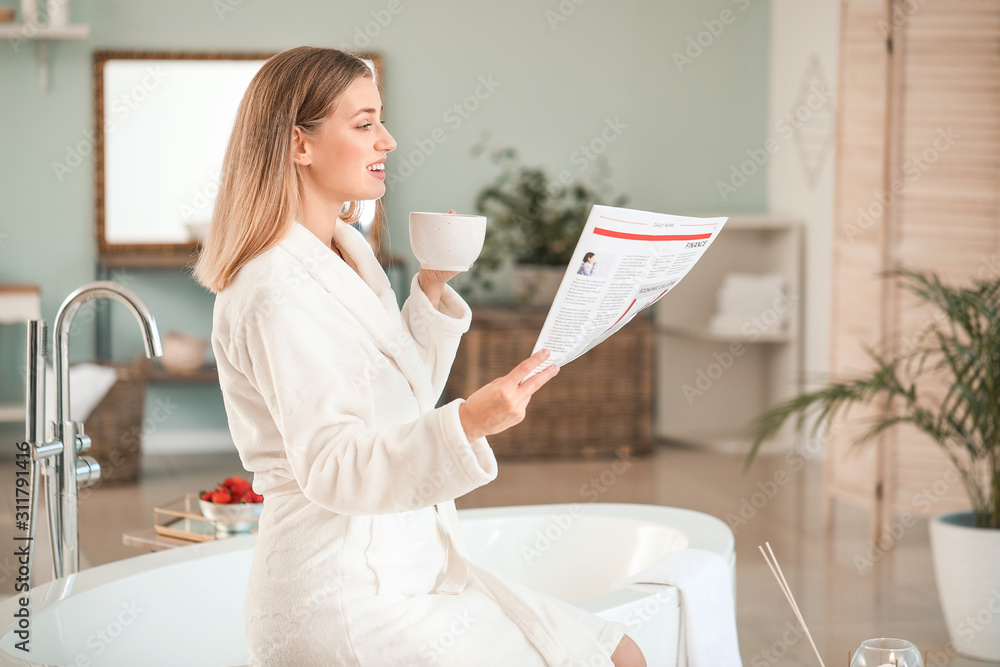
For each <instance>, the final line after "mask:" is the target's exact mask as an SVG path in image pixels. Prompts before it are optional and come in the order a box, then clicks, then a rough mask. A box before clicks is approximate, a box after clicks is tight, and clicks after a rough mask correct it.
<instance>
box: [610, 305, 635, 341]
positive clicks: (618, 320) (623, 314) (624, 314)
mask: <svg viewBox="0 0 1000 667" xmlns="http://www.w3.org/2000/svg"><path fill="white" fill-rule="evenodd" d="M636 301H637V299H632V303H630V304H629V305H628V308H626V309H625V312H624V313H622V317H625V316H626V315H628V311H630V310H632V306H634V305H635V302H636ZM622 317H619V318H618V319H617V320H615V324H618V323H619V322H621V321H622ZM615 324H612V325H611V326H610V327H608V328H607V329H605V330H604V332H605V333H607V332H608V331H611V330H612V329H614V328H615Z"/></svg>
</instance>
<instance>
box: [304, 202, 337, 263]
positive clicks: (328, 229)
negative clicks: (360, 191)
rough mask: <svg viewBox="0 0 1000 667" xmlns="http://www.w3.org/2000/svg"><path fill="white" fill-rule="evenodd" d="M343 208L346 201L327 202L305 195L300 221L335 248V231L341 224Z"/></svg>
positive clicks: (325, 242) (328, 245)
mask: <svg viewBox="0 0 1000 667" xmlns="http://www.w3.org/2000/svg"><path fill="white" fill-rule="evenodd" d="M343 208H344V202H327V201H322V200H318V199H316V198H314V197H308V196H303V197H302V211H301V213H300V214H299V223H300V224H301V225H302V226H303V227H305V228H306V229H308V230H309V231H310V232H312V233H313V234H315V235H316V237H317V238H318V239H319V240H320V241H322V242H323V243H324V244H326V246H327V247H330V248H333V247H334V243H333V231H334V229H336V227H337V225H338V224H340V212H341V210H343ZM338 254H339V253H338Z"/></svg>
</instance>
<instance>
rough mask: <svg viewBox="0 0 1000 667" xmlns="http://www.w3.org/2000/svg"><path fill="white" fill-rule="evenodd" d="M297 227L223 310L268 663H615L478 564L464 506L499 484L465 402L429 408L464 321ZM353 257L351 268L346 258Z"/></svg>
mask: <svg viewBox="0 0 1000 667" xmlns="http://www.w3.org/2000/svg"><path fill="white" fill-rule="evenodd" d="M334 240H335V242H336V244H337V246H338V247H339V248H340V249H341V251H342V252H343V253H344V258H343V259H341V257H340V256H338V255H337V254H336V253H335V252H333V251H332V250H331V249H330V248H328V247H326V245H325V244H324V243H323V242H322V241H320V240H319V238H317V237H316V236H315V235H314V234H312V233H311V232H310V231H309V230H308V229H306V228H305V227H303V226H302V225H300V224H298V223H295V224H294V225H293V227H292V229H291V231H290V233H289V234H288V235H287V236H286V237H285V238H284V239H283V240H282V242H281V243H280V244H279V245H278V246H276V247H274V248H272V249H271V250H269V251H267V252H266V253H264V254H262V255H261V256H259V257H257V258H255V259H254V260H252V261H251V262H249V263H248V264H246V265H245V266H244V267H243V268H242V269H241V270H240V272H239V274H238V275H237V276H236V279H235V280H234V281H233V283H232V284H231V285H230V286H229V287H227V288H226V289H224V290H223V291H222V292H221V293H220V294H219V295H218V297H217V298H216V303H215V312H214V323H213V333H212V346H213V349H214V351H215V356H216V359H217V362H218V367H219V378H220V382H221V386H222V392H223V396H224V399H225V405H226V412H227V415H228V418H229V425H230V429H231V431H232V434H233V440H234V441H235V443H236V446H237V449H238V450H239V454H240V458H241V460H242V462H243V465H244V467H245V468H246V469H247V470H248V471H250V472H252V473H253V487H254V490H255V491H257V492H258V493H261V494H263V495H264V496H265V501H264V509H263V513H262V514H261V517H260V524H259V533H258V537H257V543H256V546H255V548H254V553H253V563H252V566H251V571H250V581H249V583H248V587H247V597H246V603H245V607H244V624H245V629H246V638H247V645H248V648H249V651H250V654H251V657H252V659H253V664H254V665H256V666H258V667H283V666H286V665H287V666H289V667H291V666H295V667H304V666H307V665H324V666H328V665H356V666H358V667H362V666H363V667H368V666H376V665H378V666H383V665H385V666H389V665H392V666H397V665H456V666H457V665H463V666H468V665H517V666H518V667H531V666H533V665H549V666H552V665H560V666H562V665H581V666H583V665H586V666H587V667H591V666H598V665H605V666H607V665H611V664H612V663H611V660H610V658H609V656H610V654H611V652H612V651H613V650H614V648H615V647H616V646H617V644H618V642H619V641H620V639H621V637H622V635H623V634H624V627H623V626H621V625H619V624H616V623H609V622H606V621H603V620H601V619H599V618H597V617H594V616H591V615H589V614H587V613H585V612H583V611H582V610H580V609H578V608H576V607H573V606H571V605H568V604H566V603H564V602H562V601H559V600H555V599H553V598H550V597H548V596H545V595H543V594H540V593H536V592H534V591H530V590H528V589H525V588H524V587H522V586H520V585H517V584H515V583H513V582H507V581H505V580H503V579H502V578H500V577H498V576H496V575H495V574H493V573H491V572H488V571H486V570H484V569H483V568H481V567H480V566H478V565H476V564H475V563H472V562H471V561H470V560H469V559H468V556H467V554H466V551H465V547H464V544H463V542H462V538H461V533H460V530H459V527H458V521H457V515H456V513H455V506H454V502H453V501H454V498H456V497H458V496H461V495H463V494H465V493H468V492H469V491H471V490H472V489H474V488H476V487H479V486H482V485H483V484H486V483H488V482H490V481H491V480H493V479H494V478H495V477H496V474H497V464H496V459H495V458H494V456H493V452H492V451H491V449H490V447H489V444H488V443H487V442H486V440H485V439H479V440H477V441H475V442H469V441H468V439H467V438H466V437H465V434H464V431H463V429H462V425H461V422H460V420H459V416H458V408H459V405H460V403H461V401H453V402H451V403H449V404H447V405H444V406H442V407H440V408H434V405H435V403H436V402H437V400H438V398H439V397H440V394H441V391H442V390H443V387H444V383H445V380H446V378H447V375H448V372H449V371H450V368H451V364H452V361H453V360H454V356H455V352H456V350H457V348H458V343H459V339H460V338H461V335H462V334H463V333H464V332H465V331H466V330H467V329H468V326H469V322H470V318H471V313H470V311H469V308H468V306H467V305H466V304H465V302H464V301H462V299H461V298H460V297H459V296H458V294H457V293H455V292H454V291H452V290H451V288H446V291H445V294H444V296H443V297H442V301H441V310H440V311H438V310H435V309H434V308H433V307H432V306H431V303H430V301H429V300H428V299H427V297H426V296H425V295H424V294H423V293H422V292H421V291H420V288H419V285H418V283H417V280H416V278H414V280H413V284H412V286H411V294H410V297H409V298H408V299H407V301H406V303H405V305H404V306H403V308H402V311H400V309H399V308H398V307H397V305H396V297H395V295H394V294H393V292H392V289H391V287H390V285H389V282H388V279H387V278H386V276H385V274H384V272H383V271H382V269H381V267H380V266H379V264H378V262H377V261H376V260H375V258H374V256H373V254H372V252H371V249H370V247H369V246H368V244H367V242H366V241H365V240H364V238H363V237H362V236H361V235H360V234H359V233H358V232H357V231H355V230H354V229H353V228H351V227H349V226H348V225H346V224H338V225H337V231H336V233H335V236H334ZM349 264H350V265H349Z"/></svg>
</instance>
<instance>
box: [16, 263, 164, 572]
mask: <svg viewBox="0 0 1000 667" xmlns="http://www.w3.org/2000/svg"><path fill="white" fill-rule="evenodd" d="M98 298H106V299H114V300H116V301H120V302H122V303H123V304H125V306H127V307H128V309H129V310H130V311H132V314H133V315H135V318H136V320H138V322H139V327H140V328H141V329H142V335H143V344H144V347H145V349H146V356H147V357H150V358H152V357H158V356H161V355H162V354H163V350H162V348H161V347H160V334H159V332H158V331H157V329H156V320H155V319H154V318H153V315H152V313H150V311H149V308H148V307H147V306H146V304H145V303H144V302H143V300H142V299H140V298H139V296H138V295H137V294H136V293H135V292H133V291H132V290H130V289H128V288H127V287H124V286H123V285H120V284H118V283H115V282H111V281H107V280H104V281H96V282H92V283H88V284H86V285H84V286H82V287H80V288H78V289H77V290H75V291H74V292H73V293H72V294H70V295H69V296H68V297H66V300H65V301H63V303H62V305H61V306H60V307H59V311H58V312H57V313H56V321H55V327H54V337H55V340H54V341H53V347H54V353H55V354H54V356H55V360H54V366H55V378H56V419H55V421H54V422H53V423H52V424H51V438H52V439H51V440H47V439H46V434H45V433H44V432H43V428H42V426H43V425H44V424H45V423H46V422H45V417H44V406H45V400H44V394H45V391H44V357H45V354H46V347H47V345H46V333H45V323H44V322H37V321H33V322H31V323H29V339H28V365H27V367H28V369H29V374H28V386H27V387H26V398H27V406H28V414H27V422H26V428H25V435H26V438H27V440H28V442H29V443H30V444H31V446H32V459H33V460H32V482H33V483H32V485H31V494H32V498H31V504H32V510H34V508H35V507H36V506H37V493H38V490H39V489H38V488H36V486H41V484H38V482H39V481H41V482H42V483H44V486H45V499H46V505H47V507H48V519H49V533H50V535H51V538H52V566H53V575H54V578H56V579H59V578H62V577H64V576H66V575H68V574H72V573H75V572H78V571H79V569H80V554H79V542H80V534H79V525H78V521H79V497H78V493H77V489H78V487H80V486H89V485H90V484H94V483H95V482H97V480H98V479H100V477H101V468H100V465H99V464H98V462H97V461H96V460H94V459H93V458H92V457H89V456H77V453H78V452H82V451H85V450H86V449H87V448H88V447H90V438H88V437H87V436H86V435H85V434H84V433H83V425H82V424H80V423H79V422H75V421H73V420H72V417H71V415H70V408H69V339H70V335H71V333H72V324H73V318H74V317H75V316H76V313H77V311H79V310H80V307H81V306H82V305H83V304H85V303H86V302H88V301H91V300H93V299H98ZM39 369H41V370H39ZM34 528H35V520H34V517H33V516H32V518H31V522H30V527H29V530H30V531H31V533H32V537H33V535H34ZM29 576H30V574H29Z"/></svg>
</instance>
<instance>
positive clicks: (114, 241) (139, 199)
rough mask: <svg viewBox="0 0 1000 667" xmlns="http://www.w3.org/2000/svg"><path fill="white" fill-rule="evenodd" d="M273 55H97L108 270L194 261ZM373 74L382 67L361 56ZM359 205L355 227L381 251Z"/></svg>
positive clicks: (100, 198) (99, 190)
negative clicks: (245, 102) (239, 117)
mask: <svg viewBox="0 0 1000 667" xmlns="http://www.w3.org/2000/svg"><path fill="white" fill-rule="evenodd" d="M271 55H273V54H272V53H195V52H151V51H128V52H122V51H98V52H96V53H95V54H94V123H95V128H94V134H95V144H96V146H95V152H96V161H95V162H96V164H95V186H96V192H95V198H96V215H95V218H96V230H97V246H98V253H99V256H100V260H101V263H102V264H103V265H104V266H107V267H116V266H118V267H123V266H134V267H139V266H184V265H186V264H188V263H190V262H192V261H193V259H194V257H195V255H196V253H197V249H198V243H199V239H200V238H201V237H202V236H203V234H204V233H205V231H206V230H207V227H208V223H209V221H210V219H211V216H212V209H213V207H214V205H215V195H216V192H217V190H218V180H219V172H220V169H221V166H222V158H223V155H224V153H225V150H226V144H227V143H228V141H229V135H230V133H231V131H232V126H233V121H234V119H235V117H236V109H237V107H238V106H239V103H240V100H241V99H242V97H243V93H244V91H245V90H246V87H247V85H248V84H249V83H250V80H251V79H252V78H253V76H254V74H256V73H257V70H259V69H260V67H261V66H262V65H263V64H264V61H265V60H266V59H267V58H269V57H270V56H271ZM363 57H364V58H366V59H367V60H369V61H370V62H371V63H372V65H373V66H374V67H375V69H376V71H378V72H379V80H380V81H381V59H380V58H379V57H378V56H377V55H375V54H364V55H363ZM375 217H376V205H375V202H366V206H365V210H364V215H363V217H362V220H361V222H360V223H359V226H360V227H361V230H362V231H363V232H364V233H365V234H366V236H368V239H369V241H370V242H371V243H372V246H373V247H374V248H376V249H378V248H380V246H381V238H380V233H381V226H380V225H376V224H373V222H374V220H375Z"/></svg>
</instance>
